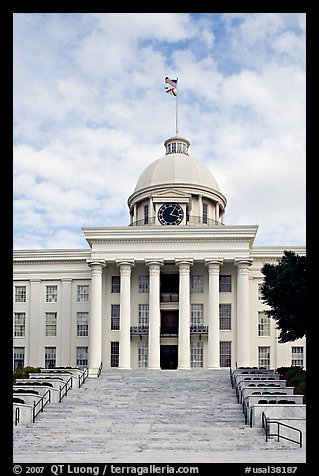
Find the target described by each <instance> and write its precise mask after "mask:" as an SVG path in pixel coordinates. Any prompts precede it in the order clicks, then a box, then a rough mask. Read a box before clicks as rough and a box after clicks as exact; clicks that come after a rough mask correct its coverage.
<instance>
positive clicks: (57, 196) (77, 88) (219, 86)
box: [13, 13, 306, 249]
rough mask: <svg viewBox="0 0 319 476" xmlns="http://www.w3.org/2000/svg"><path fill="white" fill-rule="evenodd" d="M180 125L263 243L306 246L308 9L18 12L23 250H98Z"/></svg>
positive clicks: (230, 205) (122, 220) (16, 166)
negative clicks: (99, 239) (92, 235)
mask: <svg viewBox="0 0 319 476" xmlns="http://www.w3.org/2000/svg"><path fill="white" fill-rule="evenodd" d="M166 76H168V77H170V78H172V79H176V78H178V133H179V135H181V136H182V137H185V138H186V139H188V140H189V141H190V144H191V145H190V148H189V154H190V155H191V156H192V157H193V158H195V159H198V160H200V161H201V162H202V163H203V164H205V165H206V166H207V167H208V168H209V169H210V171H211V172H212V174H213V176H214V177H215V179H216V181H217V183H218V184H219V187H220V189H221V191H222V193H223V195H224V196H225V197H226V199H227V207H226V212H225V218H224V223H225V225H258V232H257V236H256V239H255V242H254V245H255V246H283V247H284V246H305V242H306V13H14V14H13V133H14V137H13V192H14V193H13V225H14V227H13V247H14V249H61V248H63V249H65V248H73V249H74V248H76V249H78V248H81V249H86V248H88V247H89V245H88V244H87V242H86V240H85V238H84V235H83V232H82V228H83V227H104V226H105V227H109V226H127V225H128V224H129V221H130V219H129V210H128V206H127V199H128V197H129V196H130V195H131V194H132V193H133V192H134V188H135V185H136V183H137V181H138V179H139V177H140V175H141V174H142V172H143V170H144V169H145V168H146V167H147V166H148V165H149V164H150V163H151V162H153V161H155V160H157V159H158V158H160V157H162V156H163V155H164V154H165V148H164V142H165V140H166V139H168V138H169V137H172V136H174V135H175V133H176V99H175V98H174V97H173V96H171V95H169V94H166V92H165V82H164V78H165V77H166Z"/></svg>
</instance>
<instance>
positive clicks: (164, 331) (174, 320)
mask: <svg viewBox="0 0 319 476" xmlns="http://www.w3.org/2000/svg"><path fill="white" fill-rule="evenodd" d="M177 334H178V311H161V335H166V336H167V335H177Z"/></svg>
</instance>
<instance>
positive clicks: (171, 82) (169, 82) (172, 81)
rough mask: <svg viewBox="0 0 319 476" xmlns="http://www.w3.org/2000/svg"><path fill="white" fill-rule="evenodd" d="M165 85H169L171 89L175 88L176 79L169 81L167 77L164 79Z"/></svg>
mask: <svg viewBox="0 0 319 476" xmlns="http://www.w3.org/2000/svg"><path fill="white" fill-rule="evenodd" d="M165 83H168V84H170V85H171V86H173V88H176V87H177V79H169V78H168V77H167V76H166V78H165Z"/></svg>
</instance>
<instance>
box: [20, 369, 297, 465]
mask: <svg viewBox="0 0 319 476" xmlns="http://www.w3.org/2000/svg"><path fill="white" fill-rule="evenodd" d="M13 461H14V462H15V463H16V462H25V463H27V462H33V463H35V462H42V463H44V462H53V463H60V462H69V463H72V462H73V463H95V462H96V463H98V462H100V463H109V462H118V463H156V462H158V463H189V462H191V463H196V462H197V463H205V462H208V463H209V462H211V463H213V462H224V463H227V462H230V463H231V462H243V463H247V462H267V463H269V462H273V463H275V462H278V463H283V462H285V461H286V462H289V463H293V462H295V463H303V462H305V461H306V456H305V448H299V447H298V445H297V444H294V443H292V442H288V441H286V442H285V441H280V442H277V441H275V439H272V440H271V441H268V442H267V443H266V441H265V435H264V433H263V431H262V430H261V428H259V427H255V428H250V427H248V426H246V425H245V424H244V415H243V413H242V407H241V405H240V404H238V403H237V400H236V395H235V390H234V389H232V387H231V382H230V376H229V370H226V369H222V370H215V371H204V370H195V369H194V370H164V371H163V370H144V369H143V370H142V369H141V370H136V371H129V370H120V369H112V370H105V371H102V373H101V376H100V377H99V378H96V379H90V378H88V379H87V380H86V381H85V383H84V384H83V385H82V387H81V388H74V389H72V390H71V391H70V392H69V394H68V395H67V396H66V397H64V398H63V400H62V402H61V403H51V404H48V405H47V406H46V407H45V409H44V412H43V413H40V414H39V415H38V416H37V418H36V422H35V423H33V424H28V425H18V426H16V427H14V433H13Z"/></svg>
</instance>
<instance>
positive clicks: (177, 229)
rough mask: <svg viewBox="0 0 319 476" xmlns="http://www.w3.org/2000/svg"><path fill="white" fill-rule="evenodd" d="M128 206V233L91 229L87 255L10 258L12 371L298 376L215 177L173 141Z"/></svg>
mask: <svg viewBox="0 0 319 476" xmlns="http://www.w3.org/2000/svg"><path fill="white" fill-rule="evenodd" d="M165 147H166V154H165V156H164V157H162V158H160V159H158V160H157V161H155V162H153V163H152V164H151V165H150V166H149V167H147V168H146V170H145V171H144V172H143V174H142V175H141V177H140V178H139V180H138V182H137V185H136V187H135V190H134V192H133V194H132V195H131V196H130V197H129V199H128V206H129V213H130V226H128V227H105V228H104V227H101V228H84V229H83V233H84V236H85V238H86V240H87V242H88V244H89V249H87V250H19V251H15V252H14V306H13V313H14V330H13V332H14V340H13V345H14V367H15V368H16V367H17V366H26V365H31V366H35V367H38V366H41V367H50V366H88V367H89V375H90V376H91V377H94V376H96V374H97V372H98V369H99V367H100V365H101V363H103V368H111V367H120V368H122V369H136V368H143V367H145V368H152V369H161V368H162V369H164V368H165V369H166V368H171V369H174V368H177V369H188V368H204V369H215V368H220V367H230V366H231V367H233V368H234V367H235V366H236V365H238V366H265V367H269V368H277V367H280V366H290V365H302V366H303V367H306V342H305V338H303V339H299V340H296V341H294V342H290V343H286V344H279V343H278V339H277V337H278V331H277V330H276V323H275V321H274V320H273V319H269V318H267V317H266V315H265V314H263V311H265V309H266V306H265V304H264V303H263V301H262V299H261V296H260V292H259V285H260V284H261V283H262V282H263V275H262V273H261V268H262V266H263V265H264V263H266V262H271V263H272V262H273V263H276V262H277V261H278V260H279V259H280V258H281V257H282V255H283V251H284V250H288V249H289V250H292V251H295V252H296V253H297V254H300V255H304V254H305V252H306V250H305V247H289V246H288V247H284V248H279V247H253V243H254V239H255V236H256V233H257V230H258V226H255V225H243V226H240V225H236V226H231V225H225V224H224V214H225V208H226V204H227V201H226V198H225V197H224V195H223V194H222V193H221V191H220V189H219V186H218V184H217V182H216V180H215V179H214V177H213V176H212V174H211V173H210V171H209V170H208V169H207V168H206V167H205V166H203V165H202V164H200V162H198V161H197V160H195V159H193V158H191V157H190V156H189V155H188V147H189V142H188V141H187V140H186V139H183V138H181V137H178V136H176V137H172V138H171V139H168V140H167V141H166V142H165Z"/></svg>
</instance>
